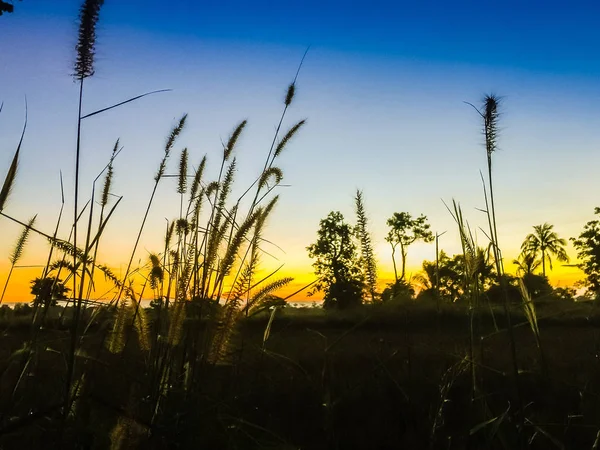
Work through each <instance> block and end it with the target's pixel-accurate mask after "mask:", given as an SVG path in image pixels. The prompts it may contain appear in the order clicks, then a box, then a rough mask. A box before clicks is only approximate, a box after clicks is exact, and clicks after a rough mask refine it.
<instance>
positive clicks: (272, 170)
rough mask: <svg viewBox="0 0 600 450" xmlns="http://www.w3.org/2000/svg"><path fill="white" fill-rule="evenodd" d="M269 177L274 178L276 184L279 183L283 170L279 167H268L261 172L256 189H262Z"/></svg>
mask: <svg viewBox="0 0 600 450" xmlns="http://www.w3.org/2000/svg"><path fill="white" fill-rule="evenodd" d="M271 178H273V179H274V180H275V184H276V185H277V184H279V183H281V181H282V180H283V171H282V170H281V169H280V168H279V167H269V168H268V169H267V170H265V171H264V172H263V173H262V175H261V177H260V181H259V182H258V189H259V190H262V188H264V187H265V186H266V185H267V183H268V182H269V180H270V179H271Z"/></svg>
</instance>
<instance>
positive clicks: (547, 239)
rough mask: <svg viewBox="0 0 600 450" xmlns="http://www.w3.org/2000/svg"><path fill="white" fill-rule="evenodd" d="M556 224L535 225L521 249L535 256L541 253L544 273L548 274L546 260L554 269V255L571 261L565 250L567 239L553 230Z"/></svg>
mask: <svg viewBox="0 0 600 450" xmlns="http://www.w3.org/2000/svg"><path fill="white" fill-rule="evenodd" d="M553 228H554V225H550V224H549V223H544V224H543V225H534V227H533V230H534V232H533V233H531V234H528V235H527V237H526V238H525V241H523V245H521V250H523V251H524V252H531V253H533V254H534V255H535V256H537V255H540V259H541V261H542V275H543V276H546V261H548V265H549V266H550V270H552V258H551V256H554V257H555V258H556V259H557V260H558V261H562V262H569V256H568V255H567V252H566V250H565V247H566V245H567V241H566V240H564V239H562V238H559V237H558V235H557V234H556V232H555V231H552V229H553Z"/></svg>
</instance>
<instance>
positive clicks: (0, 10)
mask: <svg viewBox="0 0 600 450" xmlns="http://www.w3.org/2000/svg"><path fill="white" fill-rule="evenodd" d="M14 10H15V7H14V5H13V2H12V1H9V2H6V1H3V0H0V16H1V15H2V14H4V13H11V12H14Z"/></svg>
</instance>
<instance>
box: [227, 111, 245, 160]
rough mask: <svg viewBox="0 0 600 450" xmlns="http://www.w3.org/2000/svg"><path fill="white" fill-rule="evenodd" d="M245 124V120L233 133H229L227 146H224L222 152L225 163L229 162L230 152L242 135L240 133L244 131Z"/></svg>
mask: <svg viewBox="0 0 600 450" xmlns="http://www.w3.org/2000/svg"><path fill="white" fill-rule="evenodd" d="M247 122H248V121H247V120H244V121H242V122H241V123H240V124H239V125H238V126H237V127H236V128H235V130H234V131H233V133H231V137H230V138H229V141H227V145H226V146H225V149H224V151H223V159H224V160H225V161H228V160H229V157H230V156H231V152H232V151H233V147H235V144H236V142H237V141H238V139H239V137H240V135H241V134H242V131H243V130H244V127H245V126H246V123H247Z"/></svg>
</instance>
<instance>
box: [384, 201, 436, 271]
mask: <svg viewBox="0 0 600 450" xmlns="http://www.w3.org/2000/svg"><path fill="white" fill-rule="evenodd" d="M387 225H388V226H389V227H390V230H389V232H388V235H387V237H386V238H385V240H386V241H387V242H389V243H390V245H391V246H392V262H393V263H394V276H395V278H396V281H398V280H404V279H405V276H406V252H407V248H408V246H410V245H411V244H413V243H414V242H416V241H419V240H421V241H424V242H432V241H433V239H434V236H433V233H432V232H431V231H430V230H429V228H430V226H429V224H428V223H427V217H426V216H424V215H422V214H421V215H420V216H419V217H417V218H416V219H413V218H412V216H411V215H410V214H409V213H407V212H400V213H397V212H396V213H394V215H393V216H392V217H390V218H389V219H388V220H387ZM398 245H400V257H401V258H402V272H401V275H400V278H398V270H397V267H396V257H395V255H396V247H397V246H398Z"/></svg>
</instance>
